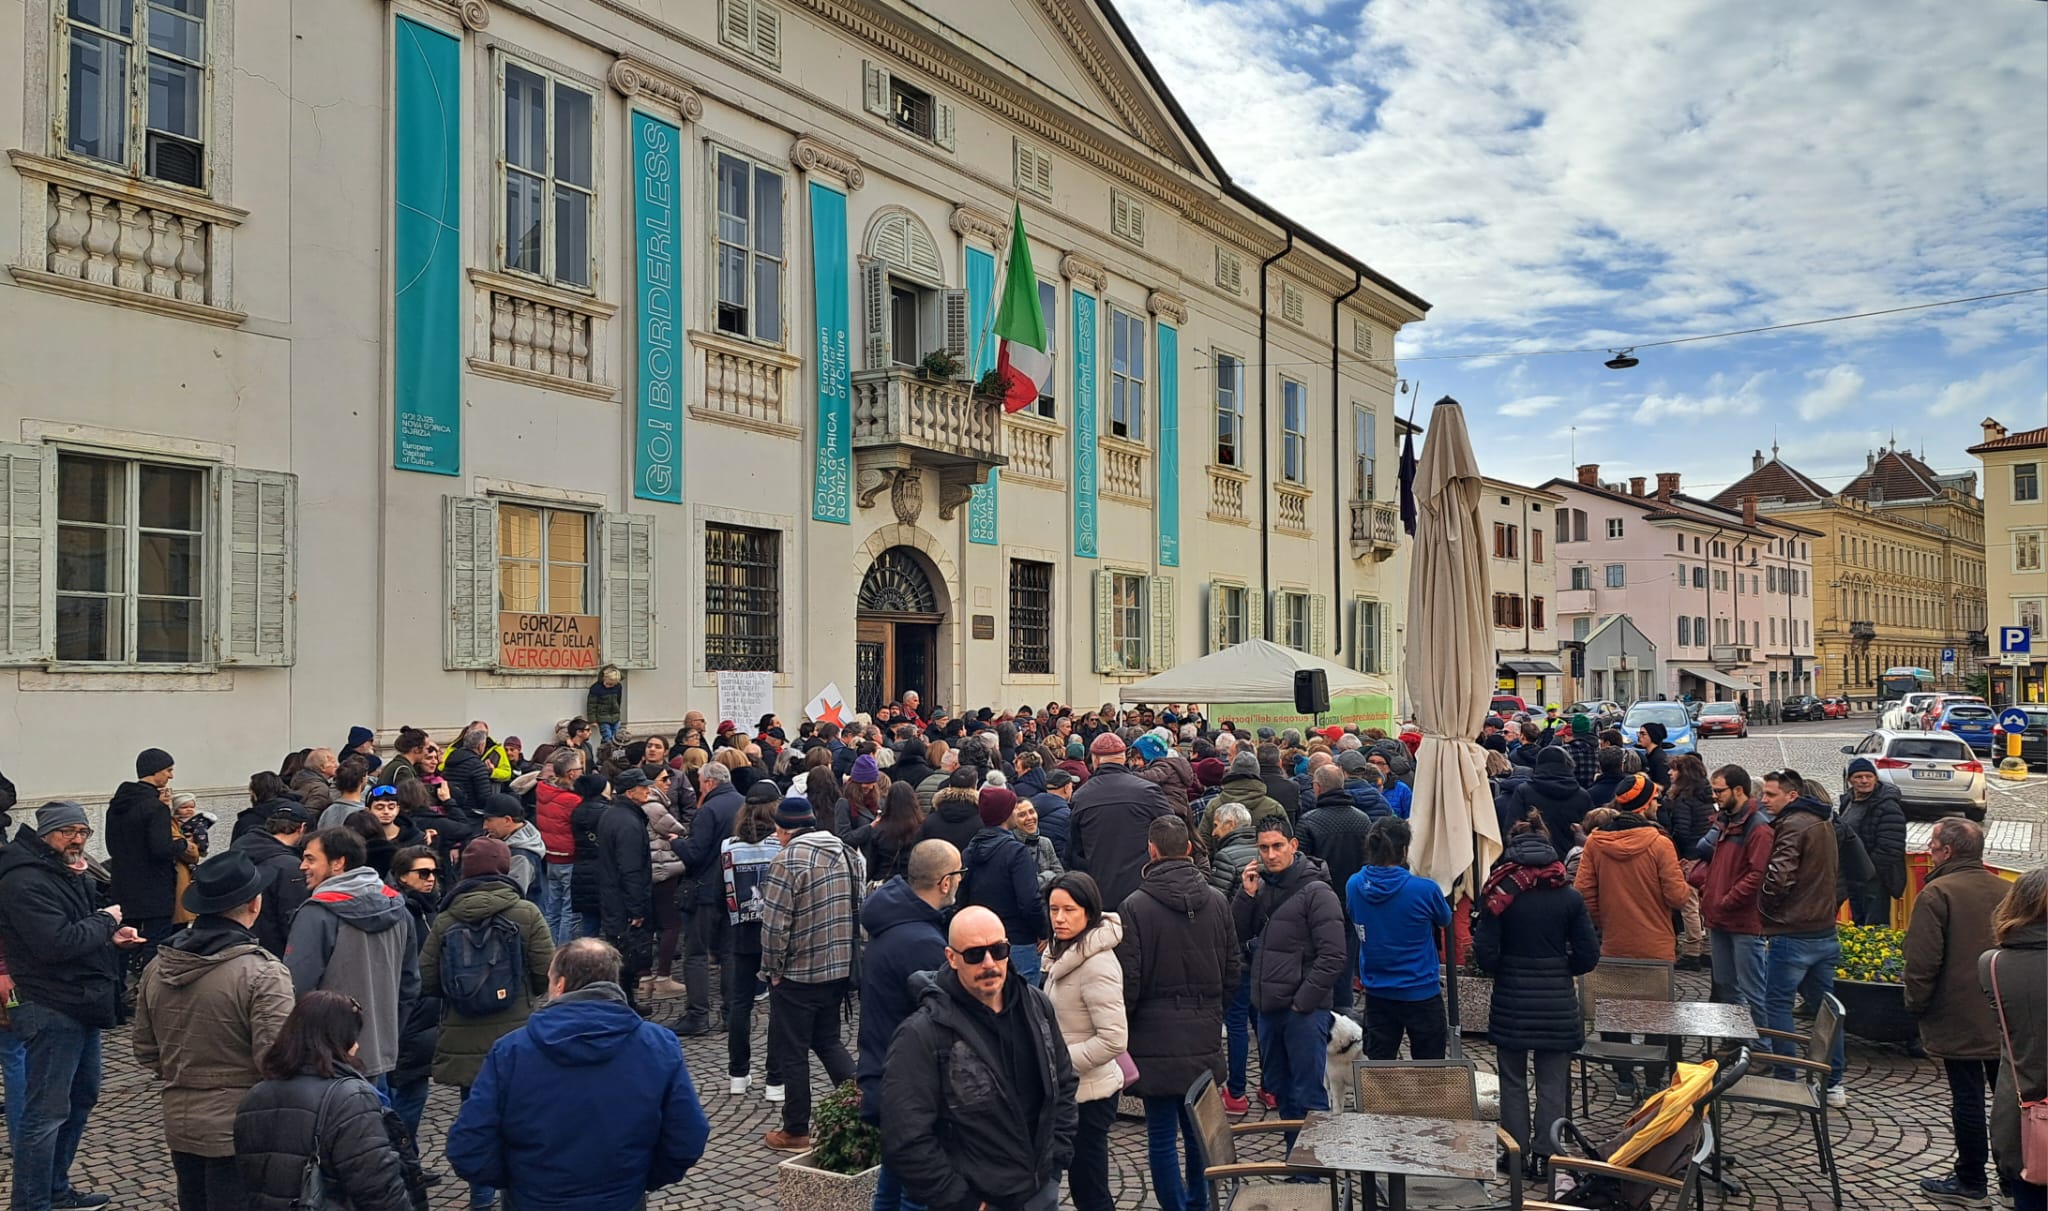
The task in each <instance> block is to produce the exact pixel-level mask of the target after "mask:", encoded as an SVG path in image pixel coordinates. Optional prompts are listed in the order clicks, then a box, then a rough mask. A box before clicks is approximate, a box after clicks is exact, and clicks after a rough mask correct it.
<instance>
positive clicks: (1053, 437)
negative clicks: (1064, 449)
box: [1003, 413, 1066, 484]
mask: <svg viewBox="0 0 2048 1211" xmlns="http://www.w3.org/2000/svg"><path fill="white" fill-rule="evenodd" d="M1061 432H1062V430H1061V429H1060V427H1059V426H1058V425H1056V424H1054V423H1052V422H1051V421H1047V420H1041V419H1040V418H1038V417H1035V416H1025V415H1024V414H1022V413H1019V414H1017V415H1015V416H1012V417H1010V418H1009V420H1008V421H1006V422H1004V425H1003V436H1004V441H1005V443H1006V445H1007V450H1008V453H1009V457H1010V462H1009V465H1008V466H1007V467H1006V468H1005V470H1004V472H1003V478H1004V479H1029V480H1036V481H1037V482H1039V483H1046V484H1058V483H1061V482H1062V475H1063V473H1064V472H1065V470H1066V465H1065V463H1064V462H1063V461H1062V458H1063V455H1062V453H1061V450H1060V433H1061Z"/></svg>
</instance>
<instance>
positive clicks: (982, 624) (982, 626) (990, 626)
mask: <svg viewBox="0 0 2048 1211" xmlns="http://www.w3.org/2000/svg"><path fill="white" fill-rule="evenodd" d="M974 637H975V638H976V639H994V638H995V637H996V616H995V615H994V614H976V615H974Z"/></svg>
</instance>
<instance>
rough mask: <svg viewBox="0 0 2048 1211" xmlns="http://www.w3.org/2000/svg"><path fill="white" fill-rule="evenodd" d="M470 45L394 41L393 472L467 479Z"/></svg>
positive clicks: (402, 26) (413, 36) (409, 34)
mask: <svg viewBox="0 0 2048 1211" xmlns="http://www.w3.org/2000/svg"><path fill="white" fill-rule="evenodd" d="M461 63H462V40H461V39H459V38H456V37H452V36H450V35H448V34H444V33H442V32H441V31H440V30H437V29H435V28H433V27H432V26H429V25H422V24H420V23H419V22H417V21H413V20H409V19H407V18H405V17H399V18H397V19H396V25H395V27H394V36H393V39H392V94H393V95H392V116H391V121H392V128H393V141H394V150H393V162H392V195H393V196H392V205H393V223H392V233H391V261H392V271H393V275H394V281H395V286H394V293H393V296H392V301H391V305H392V325H391V327H392V334H391V341H392V358H391V360H392V365H393V381H392V401H393V405H394V407H393V412H394V432H393V435H392V462H391V465H392V466H394V467H396V468H398V469H399V470H401V471H425V472H427V473H429V474H433V475H459V474H461V473H462V128H461V120H462V70H461Z"/></svg>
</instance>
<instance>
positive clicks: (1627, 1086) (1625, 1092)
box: [1614, 1081, 1637, 1106]
mask: <svg viewBox="0 0 2048 1211" xmlns="http://www.w3.org/2000/svg"><path fill="white" fill-rule="evenodd" d="M1636 1096H1637V1094H1636V1083H1635V1082H1634V1081H1616V1082H1614V1100H1615V1102H1616V1103H1617V1104H1618V1105H1622V1106H1633V1105H1635V1104H1636Z"/></svg>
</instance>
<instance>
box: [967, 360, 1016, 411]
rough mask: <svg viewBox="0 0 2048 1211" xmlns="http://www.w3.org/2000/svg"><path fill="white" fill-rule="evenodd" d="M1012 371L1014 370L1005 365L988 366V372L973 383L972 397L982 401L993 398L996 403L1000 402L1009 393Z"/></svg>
mask: <svg viewBox="0 0 2048 1211" xmlns="http://www.w3.org/2000/svg"><path fill="white" fill-rule="evenodd" d="M1012 373H1014V372H1013V371H1011V370H1010V369H1009V367H1007V366H991V367H989V370H988V373H987V374H984V375H982V376H981V378H980V379H978V380H977V381H976V382H975V384H974V398H975V399H978V400H984V401H986V400H994V401H995V402H996V403H1002V402H1003V399H1004V398H1005V397H1006V396H1008V395H1009V394H1010V382H1011V375H1012Z"/></svg>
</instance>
